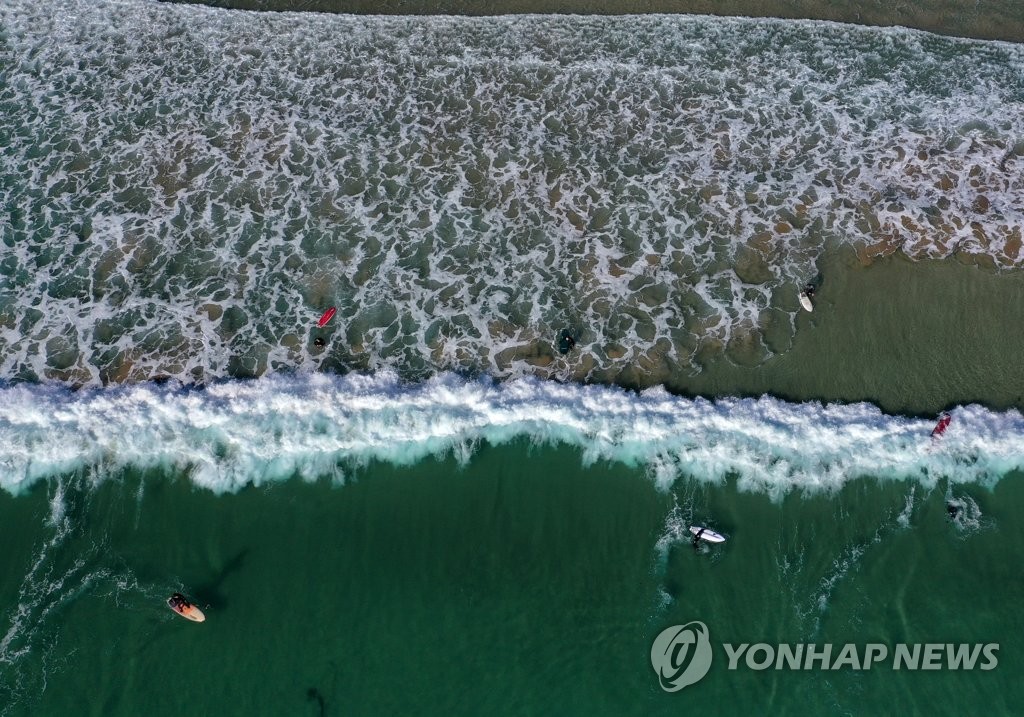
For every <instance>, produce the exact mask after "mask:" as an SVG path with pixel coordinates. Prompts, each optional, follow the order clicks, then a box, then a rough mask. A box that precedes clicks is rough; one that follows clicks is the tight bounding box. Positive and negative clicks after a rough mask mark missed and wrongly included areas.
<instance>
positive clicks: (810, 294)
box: [804, 284, 814, 299]
mask: <svg viewBox="0 0 1024 717" xmlns="http://www.w3.org/2000/svg"><path fill="white" fill-rule="evenodd" d="M804 295H805V296H806V297H807V298H808V299H813V298H814V284H808V285H807V286H805V287H804Z"/></svg>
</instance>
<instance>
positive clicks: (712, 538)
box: [690, 525, 725, 543]
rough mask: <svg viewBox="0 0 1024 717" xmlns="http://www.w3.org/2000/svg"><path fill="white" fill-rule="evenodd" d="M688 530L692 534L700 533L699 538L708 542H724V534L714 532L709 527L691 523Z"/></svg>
mask: <svg viewBox="0 0 1024 717" xmlns="http://www.w3.org/2000/svg"><path fill="white" fill-rule="evenodd" d="M702 530H703V531H704V532H703V533H701V531H702ZM690 532H691V533H693V534H694V535H697V534H698V533H700V539H701V540H706V541H708V542H709V543H724V542H725V536H724V535H721V534H719V533H716V532H715V531H713V530H712V529H711V528H705V527H703V526H701V525H691V526H690Z"/></svg>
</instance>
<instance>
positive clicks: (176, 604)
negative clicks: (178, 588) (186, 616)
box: [167, 593, 189, 612]
mask: <svg viewBox="0 0 1024 717" xmlns="http://www.w3.org/2000/svg"><path fill="white" fill-rule="evenodd" d="M167 604H168V605H170V606H171V607H173V608H174V609H175V610H177V611H178V612H181V611H182V610H184V609H185V608H187V607H189V602H188V600H186V599H185V596H184V595H182V594H181V593H174V594H173V595H171V597H169V598H168V599H167Z"/></svg>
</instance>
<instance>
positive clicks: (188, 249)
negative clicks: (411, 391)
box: [0, 0, 1024, 385]
mask: <svg viewBox="0 0 1024 717" xmlns="http://www.w3.org/2000/svg"><path fill="white" fill-rule="evenodd" d="M0 25H2V29H3V38H2V39H3V44H2V46H0V67H2V78H0V120H2V121H0V144H2V145H3V146H4V151H3V153H2V154H0V174H2V175H3V177H2V181H0V207H3V208H4V211H2V212H0V242H2V245H0V376H3V377H12V376H17V377H19V378H28V379H37V380H55V381H66V382H73V383H79V384H92V385H97V384H101V383H108V382H113V383H117V382H124V381H133V380H144V379H147V378H154V377H156V376H157V375H160V374H166V375H171V376H174V377H177V378H179V379H181V380H182V381H186V382H187V381H200V382H208V381H211V380H214V379H216V378H218V377H224V376H242V375H254V374H263V373H273V372H275V371H278V370H281V369H282V368H286V367H287V368H288V369H290V368H293V367H296V366H298V367H300V368H302V369H304V370H314V369H316V368H318V367H320V366H321V364H323V363H325V362H326V363H327V364H328V365H333V366H337V365H343V366H346V367H348V368H359V369H368V370H376V369H381V368H389V367H390V368H396V369H399V370H402V371H403V372H404V373H405V375H426V374H428V373H431V372H433V371H437V370H443V369H468V370H472V371H484V372H487V373H490V374H492V375H496V376H515V375H521V374H523V373H532V372H540V373H543V374H546V375H566V376H573V377H577V378H582V377H589V378H591V379H594V378H597V379H601V380H605V379H606V378H608V377H609V376H611V375H616V374H617V373H618V372H620V371H622V370H624V369H627V368H629V369H634V370H639V371H641V372H643V373H645V374H647V375H654V377H655V380H653V381H652V383H654V382H661V381H663V380H664V374H666V373H671V372H673V371H684V372H689V371H692V370H693V368H694V366H695V365H699V363H700V360H701V357H702V356H704V355H706V354H707V353H708V352H711V353H713V354H714V355H717V353H721V352H722V351H726V352H727V353H729V355H730V357H732V358H734V359H735V360H737V361H741V362H743V363H756V362H757V361H759V360H763V359H764V358H765V357H766V356H767V355H770V353H771V352H772V351H781V350H785V347H786V345H787V344H788V339H789V337H790V336H791V335H792V333H793V331H794V330H795V328H794V323H793V315H794V313H795V311H796V309H797V304H796V290H797V287H798V286H799V285H800V284H802V283H803V282H805V281H807V280H808V279H810V278H811V277H812V276H814V274H815V272H816V268H815V263H816V262H817V260H818V259H819V257H820V256H821V254H822V252H823V251H825V249H826V248H827V247H828V246H830V245H835V244H849V245H852V246H854V247H855V248H856V249H857V250H858V251H859V252H860V255H861V258H862V259H863V260H864V261H870V260H871V257H873V256H876V255H878V254H885V253H891V252H894V251H903V252H905V253H906V254H907V255H908V256H911V257H926V256H949V255H951V254H953V253H957V254H961V255H975V256H979V257H983V258H988V259H990V260H991V261H992V262H994V263H996V264H999V265H1001V266H1004V267H1020V266H1021V264H1022V262H1024V250H1022V237H1021V234H1020V227H1021V226H1022V225H1024V174H1022V172H1021V171H1020V167H1021V157H1022V155H1024V145H1022V144H1021V141H1022V139H1021V138H1024V102H1022V99H1021V98H1022V97H1024V51H1022V50H1021V48H1020V47H1018V46H1014V45H1010V44H1006V43H993V42H982V41H966V40H958V39H954V38H939V37H935V36H931V35H928V34H926V33H918V32H911V31H906V30H900V29H879V28H857V27H852V26H846V27H844V26H838V25H834V24H829V23H811V22H793V21H787V22H782V21H775V20H743V19H725V18H708V17H685V16H683V17H679V16H673V17H669V16H641V17H615V18H608V17H538V16H526V17H502V18H422V17H417V18H403V17H347V16H322V15H310V14H298V13H290V14H289V13H284V14H278V13H256V14H254V13H243V12H229V11H223V10H219V9H214V8H208V7H197V6H190V5H186V4H175V3H156V2H142V1H141V0H119V1H117V2H111V1H104V0H53V1H52V2H46V3H38V2H34V1H32V0H7V2H4V3H2V4H0ZM331 304H334V305H336V306H337V307H338V318H337V319H336V321H335V323H334V324H333V325H332V326H331V327H329V329H328V331H326V332H324V334H325V335H327V338H328V343H329V345H328V347H327V348H326V349H324V350H318V349H316V348H315V347H314V346H313V345H312V335H311V330H310V329H311V326H312V325H313V322H314V320H315V318H316V316H318V315H319V312H320V311H321V310H323V309H324V308H326V306H328V305H331ZM342 327H343V328H342ZM565 327H569V328H572V329H573V330H574V331H575V333H576V340H577V346H578V351H577V352H576V353H575V354H574V355H573V356H572V357H571V359H570V360H569V362H568V363H566V362H562V361H561V360H560V359H558V358H557V357H556V356H555V351H554V350H553V348H552V346H551V343H552V341H553V337H554V336H556V335H557V333H558V331H560V330H561V329H562V328H565ZM770 337H773V339H772V338H770ZM749 347H753V348H752V349H750V348H749ZM748 349H749V350H748ZM730 352H731V353H730ZM748 354H749V355H748Z"/></svg>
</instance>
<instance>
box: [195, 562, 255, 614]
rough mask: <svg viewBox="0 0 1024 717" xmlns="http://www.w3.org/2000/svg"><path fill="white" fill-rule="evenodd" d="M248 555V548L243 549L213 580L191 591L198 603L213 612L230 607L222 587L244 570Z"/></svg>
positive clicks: (226, 563) (225, 564)
mask: <svg viewBox="0 0 1024 717" xmlns="http://www.w3.org/2000/svg"><path fill="white" fill-rule="evenodd" d="M248 553H249V549H248V548H243V549H242V550H240V551H238V552H237V553H236V554H235V555H234V556H233V557H231V558H230V559H228V560H227V561H226V562H225V563H224V565H223V566H222V567H221V568H220V570H219V571H218V572H217V574H216V576H214V578H213V579H212V580H210V581H208V582H206V583H202V584H200V585H197V586H196V587H195V588H194V589H193V590H192V591H191V593H192V595H193V596H195V599H196V602H197V603H198V604H199V605H202V606H205V607H206V608H211V609H213V610H223V609H224V608H226V607H227V606H228V599H227V597H226V596H225V595H224V591H223V589H222V587H221V586H222V585H223V584H224V581H225V580H226V579H227V578H228V576H229V575H231V574H232V573H236V572H238V571H239V570H241V569H242V565H243V564H244V563H245V558H246V556H247V555H248Z"/></svg>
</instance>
